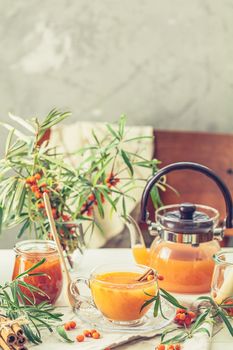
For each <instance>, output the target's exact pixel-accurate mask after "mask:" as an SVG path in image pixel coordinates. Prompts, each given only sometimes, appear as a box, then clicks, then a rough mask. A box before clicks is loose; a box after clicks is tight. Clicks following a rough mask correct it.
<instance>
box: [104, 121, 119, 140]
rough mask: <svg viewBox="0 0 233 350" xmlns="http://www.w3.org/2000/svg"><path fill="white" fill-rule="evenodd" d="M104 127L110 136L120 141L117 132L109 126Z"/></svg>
mask: <svg viewBox="0 0 233 350" xmlns="http://www.w3.org/2000/svg"><path fill="white" fill-rule="evenodd" d="M106 127H107V128H108V130H109V131H110V133H111V134H112V136H114V137H115V138H116V139H117V140H120V137H119V135H118V134H117V132H116V131H115V130H114V129H113V128H112V126H111V125H110V124H106Z"/></svg>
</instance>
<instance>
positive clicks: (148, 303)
mask: <svg viewBox="0 0 233 350" xmlns="http://www.w3.org/2000/svg"><path fill="white" fill-rule="evenodd" d="M144 293H145V292H144ZM145 294H146V293H145ZM154 301H156V297H153V298H151V299H149V300H147V301H145V302H144V303H143V305H142V306H141V308H140V312H141V311H142V310H143V309H144V308H145V307H146V306H148V305H150V304H151V303H153V302H154Z"/></svg>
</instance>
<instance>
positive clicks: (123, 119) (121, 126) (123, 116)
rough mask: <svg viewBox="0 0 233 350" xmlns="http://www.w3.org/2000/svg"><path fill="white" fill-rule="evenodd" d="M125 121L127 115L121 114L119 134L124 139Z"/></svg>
mask: <svg viewBox="0 0 233 350" xmlns="http://www.w3.org/2000/svg"><path fill="white" fill-rule="evenodd" d="M125 123H126V117H125V115H121V117H120V120H119V135H120V137H121V139H123V136H124V132H125Z"/></svg>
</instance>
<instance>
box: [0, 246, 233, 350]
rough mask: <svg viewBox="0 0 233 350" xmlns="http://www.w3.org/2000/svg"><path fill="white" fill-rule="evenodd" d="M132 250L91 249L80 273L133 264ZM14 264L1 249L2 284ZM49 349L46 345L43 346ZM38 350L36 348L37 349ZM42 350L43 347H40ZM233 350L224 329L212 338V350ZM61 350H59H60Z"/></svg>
mask: <svg viewBox="0 0 233 350" xmlns="http://www.w3.org/2000/svg"><path fill="white" fill-rule="evenodd" d="M132 259H133V258H132V255H131V251H130V249H90V250H88V251H86V252H85V255H84V258H83V260H82V262H81V264H80V269H79V271H78V274H79V275H82V276H88V275H89V273H90V271H91V270H92V269H93V268H94V267H95V266H97V265H100V264H103V263H108V262H111V263H114V262H125V263H130V262H132V261H133V260H132ZM13 264H14V252H13V250H7V249H0V283H2V282H4V281H7V280H10V279H11V275H12V271H13ZM43 348H44V349H48V347H47V346H46V343H45V344H44V346H43ZM65 348H66V346H65V344H62V347H61V349H63V350H64V349H65ZM69 348H70V346H69ZM142 348H143V350H147V349H148V350H149V349H150V350H152V349H154V341H153V339H152V340H147V341H140V342H137V343H136V344H135V343H134V344H128V345H123V346H119V347H118V349H119V350H131V349H132V350H133V349H134V350H141V349H142ZM35 349H36V348H35ZM40 349H41V347H40ZM223 349H224V350H233V338H232V337H231V336H230V335H229V334H228V333H227V331H226V330H225V329H224V330H222V331H220V332H219V333H218V334H217V335H215V336H214V337H213V338H212V344H211V350H223ZM58 350H59V349H58Z"/></svg>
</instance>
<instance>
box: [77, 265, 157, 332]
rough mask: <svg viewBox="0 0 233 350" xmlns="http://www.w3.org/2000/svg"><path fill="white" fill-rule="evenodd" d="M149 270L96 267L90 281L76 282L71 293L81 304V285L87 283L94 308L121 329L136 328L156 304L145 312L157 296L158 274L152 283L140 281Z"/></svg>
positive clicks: (128, 266)
mask: <svg viewBox="0 0 233 350" xmlns="http://www.w3.org/2000/svg"><path fill="white" fill-rule="evenodd" d="M147 270H148V267H146V266H143V265H134V264H132V265H128V264H127V265H126V264H106V265H102V266H99V267H96V268H95V269H94V270H93V271H92V272H91V275H90V277H89V278H82V277H81V278H78V279H76V280H75V281H74V282H73V283H72V285H71V292H72V293H73V295H74V296H75V298H76V300H77V303H78V302H79V301H80V299H79V298H80V296H79V295H78V294H77V287H78V284H79V283H80V282H82V283H85V284H86V285H87V286H88V287H89V289H90V291H91V301H92V304H94V305H95V307H96V308H97V309H98V310H99V311H100V312H101V314H102V315H103V316H104V318H106V319H108V320H109V321H111V322H114V323H115V324H118V325H125V326H129V325H135V324H138V323H139V322H140V321H141V319H142V318H143V316H144V315H145V314H146V313H147V311H148V310H149V309H150V307H151V306H152V303H151V304H149V305H147V306H146V307H144V308H143V309H141V307H142V305H143V304H144V303H145V302H146V301H147V300H149V299H151V298H152V296H154V295H156V293H157V284H156V274H155V273H154V274H153V278H152V279H151V280H145V281H144V280H143V281H140V282H139V281H138V278H139V277H140V276H142V275H143V274H144V273H145V272H146V271H147ZM81 298H82V297H81Z"/></svg>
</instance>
